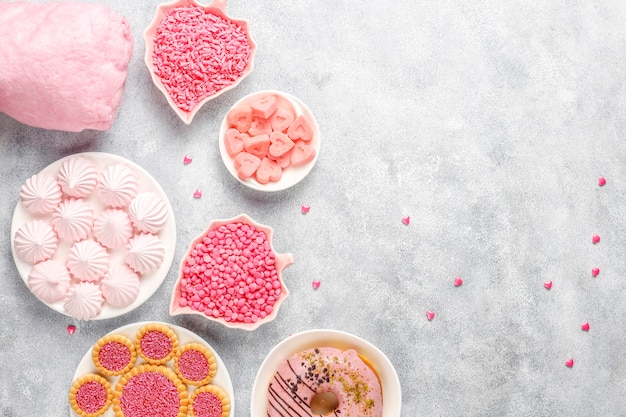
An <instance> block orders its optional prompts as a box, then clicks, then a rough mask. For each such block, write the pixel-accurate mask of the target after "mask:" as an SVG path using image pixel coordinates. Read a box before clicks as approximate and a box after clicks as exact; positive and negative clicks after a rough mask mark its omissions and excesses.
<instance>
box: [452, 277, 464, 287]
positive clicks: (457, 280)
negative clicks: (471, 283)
mask: <svg viewBox="0 0 626 417" xmlns="http://www.w3.org/2000/svg"><path fill="white" fill-rule="evenodd" d="M461 285H463V280H462V279H461V277H456V278H454V286H455V287H460V286H461Z"/></svg>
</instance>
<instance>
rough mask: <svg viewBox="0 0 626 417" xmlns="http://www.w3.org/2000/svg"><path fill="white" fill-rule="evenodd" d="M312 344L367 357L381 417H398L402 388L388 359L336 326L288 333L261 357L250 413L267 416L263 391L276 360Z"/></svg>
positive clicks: (369, 345)
mask: <svg viewBox="0 0 626 417" xmlns="http://www.w3.org/2000/svg"><path fill="white" fill-rule="evenodd" d="M316 347H334V348H338V349H349V348H352V349H355V350H356V351H357V352H358V353H359V354H361V355H363V356H364V357H365V358H367V359H368V360H369V361H370V362H371V363H372V365H373V366H374V368H375V369H376V371H377V372H378V376H379V377H380V380H381V382H382V387H383V417H400V408H401V405H402V391H401V388H400V380H399V379H398V374H397V373H396V370H395V369H394V367H393V365H392V364H391V362H390V361H389V359H388V358H387V357H386V356H385V354H384V353H383V352H381V351H380V350H379V349H378V348H377V347H375V346H374V345H372V344H371V343H369V342H367V341H365V340H363V339H361V338H360V337H358V336H354V335H352V334H350V333H346V332H342V331H338V330H324V329H320V330H307V331H304V332H301V333H297V334H294V335H292V336H289V337H288V338H287V339H285V340H283V341H282V342H280V343H279V344H278V345H276V346H275V347H274V348H273V349H272V350H271V351H270V353H269V354H268V355H267V356H266V357H265V360H263V363H262V364H261V367H260V368H259V371H258V372H257V375H256V378H255V379H254V385H253V386H252V398H251V401H250V415H251V417H267V404H268V403H267V392H268V387H269V383H270V381H271V379H272V377H273V376H274V373H276V370H277V369H278V366H279V365H280V363H281V362H282V361H284V360H286V359H289V358H290V357H291V356H292V355H293V354H295V353H298V352H301V351H303V350H306V349H312V348H316Z"/></svg>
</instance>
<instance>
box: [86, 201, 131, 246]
mask: <svg viewBox="0 0 626 417" xmlns="http://www.w3.org/2000/svg"><path fill="white" fill-rule="evenodd" d="M132 235H133V227H132V225H131V224H130V219H129V218H128V214H126V212H125V211H124V210H119V209H107V210H104V211H103V212H101V213H100V214H99V215H98V216H97V217H96V219H95V220H94V222H93V236H94V238H95V239H96V240H97V241H98V242H100V244H101V245H102V246H104V247H106V248H110V249H114V248H119V247H121V246H124V245H126V244H127V243H128V239H130V237H131V236H132Z"/></svg>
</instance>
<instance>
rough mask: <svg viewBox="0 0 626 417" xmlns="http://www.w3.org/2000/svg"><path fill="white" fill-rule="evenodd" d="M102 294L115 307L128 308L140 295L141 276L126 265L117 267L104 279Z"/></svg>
mask: <svg viewBox="0 0 626 417" xmlns="http://www.w3.org/2000/svg"><path fill="white" fill-rule="evenodd" d="M101 287H102V294H103V295H104V299H105V300H106V301H107V303H109V304H110V305H112V306H113V307H126V306H129V305H130V304H131V303H132V302H133V301H135V300H136V299H137V296H138V295H139V288H140V283H139V276H138V275H137V274H136V273H135V272H134V271H133V270H132V269H130V268H129V267H127V266H126V265H116V266H114V267H112V268H111V269H109V271H108V272H107V273H106V274H104V278H102V285H101Z"/></svg>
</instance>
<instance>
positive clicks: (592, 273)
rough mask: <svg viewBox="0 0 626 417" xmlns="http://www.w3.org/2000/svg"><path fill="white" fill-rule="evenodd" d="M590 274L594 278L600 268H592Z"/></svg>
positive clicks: (598, 273)
mask: <svg viewBox="0 0 626 417" xmlns="http://www.w3.org/2000/svg"><path fill="white" fill-rule="evenodd" d="M591 275H592V276H593V277H594V278H595V277H597V276H598V275H600V268H593V269H592V270H591Z"/></svg>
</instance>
